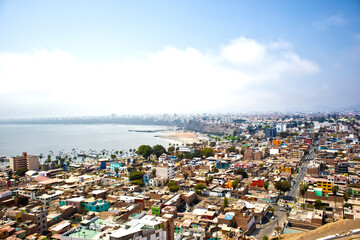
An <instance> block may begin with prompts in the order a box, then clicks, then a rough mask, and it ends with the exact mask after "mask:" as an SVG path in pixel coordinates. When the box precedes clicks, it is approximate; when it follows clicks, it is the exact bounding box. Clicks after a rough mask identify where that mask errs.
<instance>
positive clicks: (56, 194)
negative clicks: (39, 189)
mask: <svg viewBox="0 0 360 240" xmlns="http://www.w3.org/2000/svg"><path fill="white" fill-rule="evenodd" d="M63 193H64V191H61V190H56V191H55V192H53V193H51V194H46V193H45V194H43V195H41V196H40V197H38V199H39V200H40V201H41V202H42V203H43V204H46V205H47V204H49V203H50V202H51V201H53V200H55V199H59V197H60V196H62V195H63Z"/></svg>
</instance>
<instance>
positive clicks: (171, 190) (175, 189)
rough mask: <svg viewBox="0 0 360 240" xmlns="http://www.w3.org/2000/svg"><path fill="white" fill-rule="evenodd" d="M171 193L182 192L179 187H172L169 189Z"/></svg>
mask: <svg viewBox="0 0 360 240" xmlns="http://www.w3.org/2000/svg"><path fill="white" fill-rule="evenodd" d="M169 190H170V192H178V191H179V190H180V187H179V186H176V185H175V186H171V187H169Z"/></svg>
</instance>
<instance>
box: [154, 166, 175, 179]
mask: <svg viewBox="0 0 360 240" xmlns="http://www.w3.org/2000/svg"><path fill="white" fill-rule="evenodd" d="M156 176H157V177H161V178H165V179H167V178H168V179H173V178H175V165H174V163H173V162H168V163H167V164H164V165H163V166H159V167H157V168H156Z"/></svg>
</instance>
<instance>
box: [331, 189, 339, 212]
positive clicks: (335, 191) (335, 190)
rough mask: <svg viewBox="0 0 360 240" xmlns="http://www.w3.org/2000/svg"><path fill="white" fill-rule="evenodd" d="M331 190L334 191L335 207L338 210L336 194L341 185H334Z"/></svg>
mask: <svg viewBox="0 0 360 240" xmlns="http://www.w3.org/2000/svg"><path fill="white" fill-rule="evenodd" d="M331 191H332V193H333V195H334V202H335V209H334V210H336V194H337V192H338V191H339V186H337V185H334V186H333V188H332V190H331Z"/></svg>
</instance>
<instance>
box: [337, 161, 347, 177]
mask: <svg viewBox="0 0 360 240" xmlns="http://www.w3.org/2000/svg"><path fill="white" fill-rule="evenodd" d="M334 167H335V173H336V174H339V173H340V174H344V173H348V172H349V164H348V163H339V162H337V161H335V164H334Z"/></svg>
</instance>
